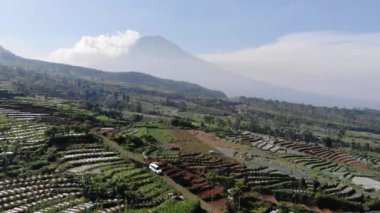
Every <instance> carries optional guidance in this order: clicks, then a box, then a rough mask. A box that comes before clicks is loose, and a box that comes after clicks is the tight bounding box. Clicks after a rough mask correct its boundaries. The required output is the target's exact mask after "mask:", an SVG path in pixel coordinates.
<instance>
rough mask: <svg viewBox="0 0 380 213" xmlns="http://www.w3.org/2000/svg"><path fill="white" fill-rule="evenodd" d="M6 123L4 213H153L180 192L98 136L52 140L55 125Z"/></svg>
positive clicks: (0, 205) (1, 184)
mask: <svg viewBox="0 0 380 213" xmlns="http://www.w3.org/2000/svg"><path fill="white" fill-rule="evenodd" d="M0 125H1V126H2V131H1V134H0V143H1V146H2V149H3V150H2V161H3V163H2V165H3V167H2V173H1V175H2V177H1V178H0V211H2V212H57V211H58V212H94V211H96V212H122V211H126V210H127V209H128V210H130V211H135V210H136V211H137V210H139V211H140V210H141V211H149V209H155V208H161V207H160V206H161V204H164V203H166V202H167V201H169V200H172V199H173V195H176V194H177V193H176V191H175V190H174V189H173V188H171V187H170V186H169V185H167V184H166V183H164V182H163V181H162V180H161V179H160V178H159V177H158V176H157V175H155V174H153V173H152V172H150V171H148V170H147V169H146V168H145V167H142V166H141V165H139V164H136V163H134V162H132V161H130V160H128V159H124V158H121V157H120V156H119V153H116V152H114V151H111V150H109V149H108V148H107V147H106V146H105V145H104V144H103V143H102V141H101V140H99V139H97V138H94V137H92V136H87V135H86V134H82V133H66V134H62V135H58V136H55V137H54V138H50V137H49V136H47V135H46V131H47V130H48V129H49V128H50V127H49V125H46V124H44V123H40V122H38V120H36V119H35V118H34V119H19V118H18V117H14V116H12V115H10V114H7V115H6V117H1V122H0ZM5 160H6V161H5ZM115 184H116V185H115ZM115 186H117V187H116V188H115ZM176 202H177V201H176Z"/></svg>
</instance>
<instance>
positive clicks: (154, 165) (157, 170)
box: [149, 162, 162, 175]
mask: <svg viewBox="0 0 380 213" xmlns="http://www.w3.org/2000/svg"><path fill="white" fill-rule="evenodd" d="M149 169H150V170H152V172H154V173H156V174H158V175H159V174H161V173H162V170H161V168H160V166H158V163H157V162H153V163H151V164H149Z"/></svg>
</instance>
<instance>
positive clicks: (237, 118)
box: [232, 115, 241, 130]
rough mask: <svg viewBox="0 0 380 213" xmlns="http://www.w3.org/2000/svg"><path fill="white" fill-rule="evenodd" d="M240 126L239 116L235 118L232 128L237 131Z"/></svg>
mask: <svg viewBox="0 0 380 213" xmlns="http://www.w3.org/2000/svg"><path fill="white" fill-rule="evenodd" d="M240 125H241V116H240V115H239V116H237V117H236V118H235V122H234V124H233V126H232V128H233V129H234V130H239V129H240Z"/></svg>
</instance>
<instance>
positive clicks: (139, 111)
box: [136, 101, 142, 113]
mask: <svg viewBox="0 0 380 213" xmlns="http://www.w3.org/2000/svg"><path fill="white" fill-rule="evenodd" d="M136 112H138V113H141V112H142V106H141V102H140V101H138V102H137V103H136Z"/></svg>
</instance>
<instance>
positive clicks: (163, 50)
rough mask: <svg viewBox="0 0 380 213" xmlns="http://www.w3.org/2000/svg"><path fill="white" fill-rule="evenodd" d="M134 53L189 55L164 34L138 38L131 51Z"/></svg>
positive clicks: (138, 54) (145, 54)
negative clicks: (163, 35)
mask: <svg viewBox="0 0 380 213" xmlns="http://www.w3.org/2000/svg"><path fill="white" fill-rule="evenodd" d="M130 52H131V53H132V54H134V55H137V56H140V55H144V56H147V55H151V56H177V57H178V56H180V55H189V54H188V53H187V52H186V51H184V50H182V49H181V48H180V47H179V46H178V45H176V44H174V43H172V42H171V41H169V40H167V39H166V38H164V37H162V36H144V37H141V38H140V39H139V40H137V42H136V44H134V45H133V46H132V48H131V51H130Z"/></svg>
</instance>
